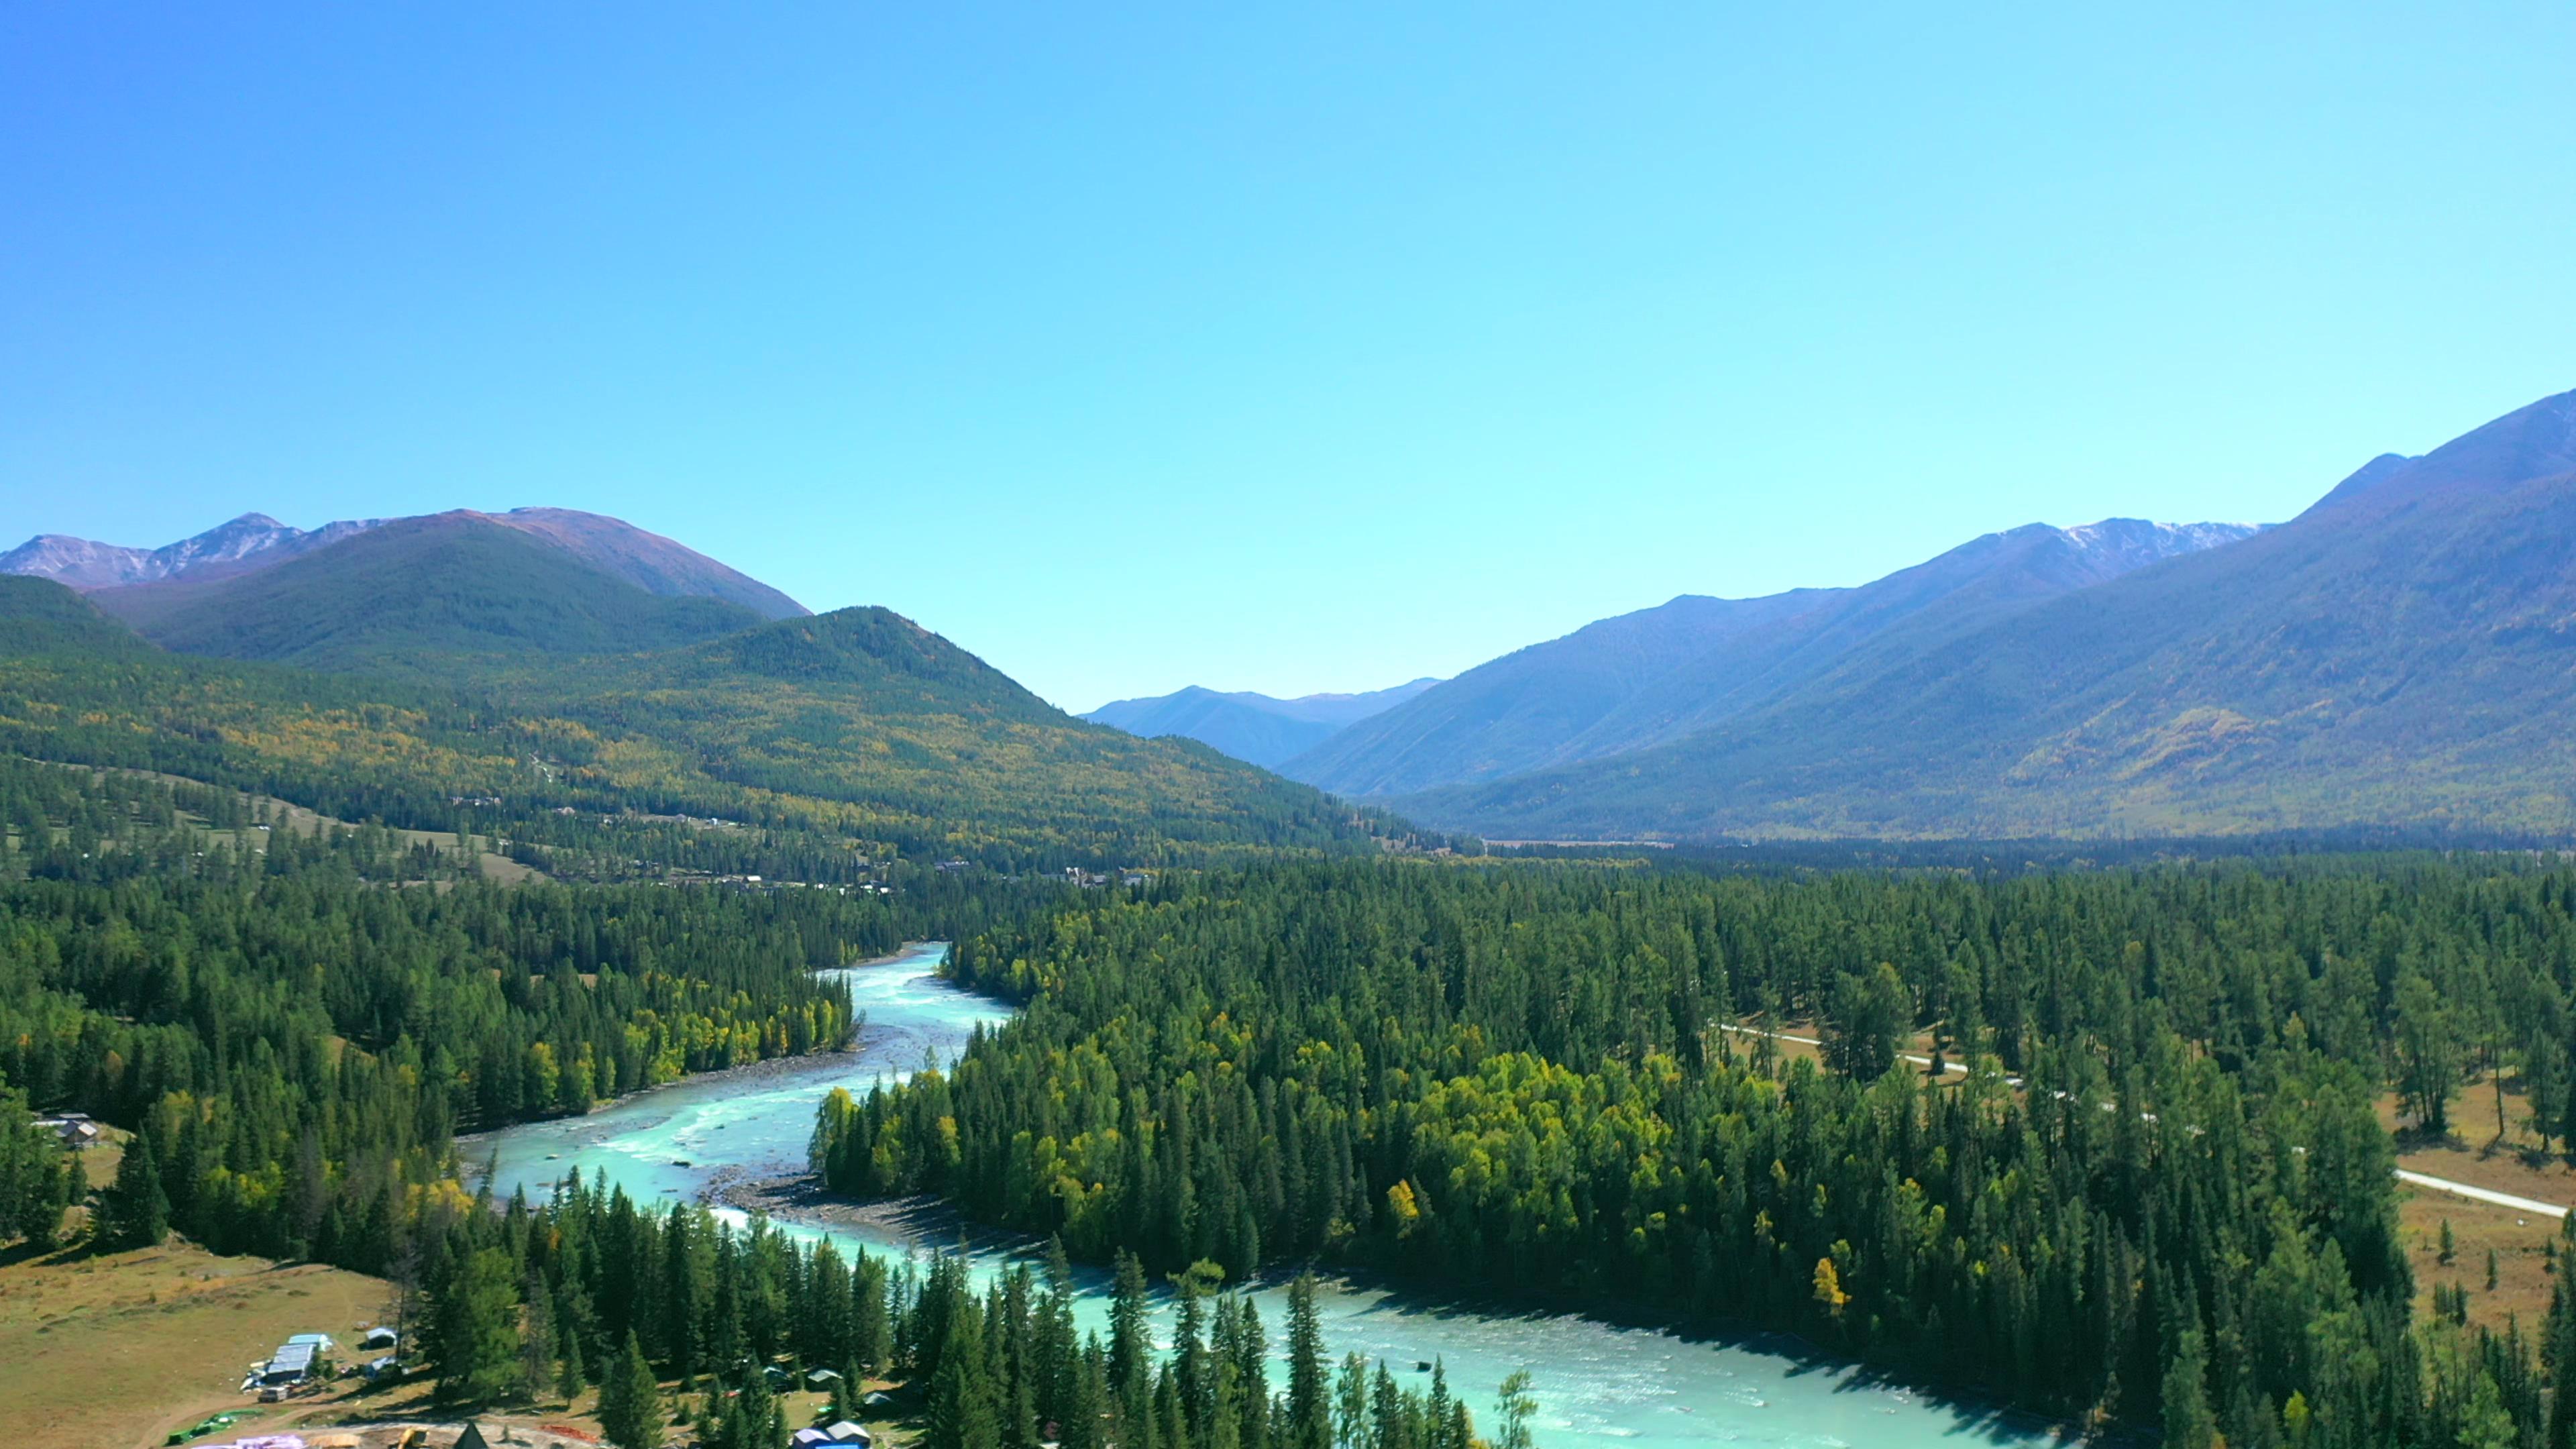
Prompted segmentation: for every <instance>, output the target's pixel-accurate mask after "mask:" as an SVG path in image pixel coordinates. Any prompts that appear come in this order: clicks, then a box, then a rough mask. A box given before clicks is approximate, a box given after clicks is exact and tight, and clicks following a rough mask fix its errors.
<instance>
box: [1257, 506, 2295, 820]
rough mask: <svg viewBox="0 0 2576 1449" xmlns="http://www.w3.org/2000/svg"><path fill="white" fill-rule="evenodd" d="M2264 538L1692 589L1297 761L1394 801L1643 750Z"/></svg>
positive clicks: (1986, 558) (2051, 536)
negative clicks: (1735, 595) (1866, 669)
mask: <svg viewBox="0 0 2576 1449" xmlns="http://www.w3.org/2000/svg"><path fill="white" fill-rule="evenodd" d="M2255 531H2256V530H2255V529H2254V528H2253V527H2252V526H2250V525H2243V524H2222V523H2200V524H2187V525H2179V526H2177V525H2173V524H2162V523H2144V522H2140V521H2138V520H2136V519H2126V518H2116V519H2109V520H2106V521H2104V522H2101V523H2096V524H2091V525H2087V526H2085V527H2082V528H2067V529H2060V528H2051V527H2049V526H2047V525H2045V524H2031V525H2029V526H2027V527H2023V528H2016V529H2012V530H2010V531H2009V532H2005V533H1990V534H1987V535H1986V536H1985V537H1983V538H1979V539H1975V540H1973V541H1971V542H1969V543H1965V544H1962V545H1960V546H1959V547H1957V548H1954V549H1952V550H1950V551H1949V552H1947V553H1944V554H1942V555H1940V556H1939V557H1937V558H1934V559H1932V560H1930V561H1928V562H1925V563H1921V564H1917V565H1915V566H1914V567H1912V568H1909V569H1904V570H1901V571H1899V572H1897V573H1893V574H1890V575H1888V576H1887V577H1885V578H1883V579H1880V580H1878V581H1877V582H1875V583H1871V584H1865V585H1862V586H1860V587H1858V588H1848V589H1796V590H1792V591H1790V592H1787V593H1781V594H1771V595H1766V596H1764V597H1761V598H1753V599H1715V598H1705V597H1701V596H1698V595H1684V596H1683V597H1681V598H1678V599H1675V600H1673V601H1672V602H1670V603H1667V604H1663V605H1660V606H1658V607H1656V608H1652V609H1644V610H1640V611H1638V612H1637V613H1633V614H1623V615H1620V616H1619V617H1617V618H1614V619H1604V620H1602V621H1601V622H1599V623H1596V624H1591V625H1587V626H1585V627H1584V628H1582V629H1578V630H1576V631H1575V632H1574V633H1572V634H1569V635H1567V636H1566V637H1564V638H1562V639H1556V640H1552V641H1550V642H1548V643H1545V644H1535V645H1532V646H1530V647H1529V648H1526V649H1522V650H1520V651H1518V652H1516V653H1513V654H1509V655H1506V656H1504V657H1503V658H1500V659H1497V660H1494V661H1492V662H1490V663H1487V664H1482V665H1478V666H1477V667H1476V668H1474V669H1470V670H1468V671H1467V672H1465V673H1463V674H1461V675H1459V676H1458V677H1457V678H1455V679H1452V680H1450V681H1448V682H1446V683H1444V684H1441V685H1439V686H1437V687H1436V688H1432V689H1429V690H1425V691H1423V692H1422V693H1420V694H1419V695H1417V696H1416V697H1415V698H1413V699H1412V700H1410V701H1408V702H1406V703H1405V704H1403V705H1402V706H1401V707H1399V708H1396V709H1391V710H1388V711H1386V712H1384V713H1382V714H1380V715H1378V716H1376V717H1375V718H1373V719H1370V720H1368V721H1366V722H1365V723H1363V724H1360V725H1358V726H1356V727H1354V728H1352V729H1349V730H1345V731H1343V732H1341V733H1340V734H1338V735H1336V736H1334V737H1333V738H1331V739H1329V740H1327V741H1325V742H1324V743H1322V744H1320V745H1318V746H1316V747H1315V748H1313V749H1310V750H1309V751H1307V752H1306V753H1304V754H1302V755H1299V756H1297V757H1296V758H1294V759H1292V760H1289V761H1287V762H1286V763H1284V764H1283V765H1282V766H1281V769H1282V770H1283V771H1284V772H1285V773H1286V774H1288V775H1289V776H1290V777H1292V778H1295V779H1300V780H1305V781H1307V782H1309V783H1311V784H1315V785H1319V786H1322V787H1323V788H1325V789H1328V790H1332V791H1334V792H1336V793H1338V794H1343V795H1349V796H1354V797H1358V796H1392V795H1405V794H1409V793H1412V792H1416V791H1421V790H1428V789H1432V788H1435V787H1439V786H1444V785H1454V784H1461V783H1471V782H1477V781H1485V780H1495V779H1501V778H1504V777H1507V776H1512V775H1519V774H1525V773H1528V772H1530V771H1533V770H1541V769H1547V768H1551V767H1554V766H1559V765H1566V764H1571V763H1575V762H1578V761H1582V760H1590V759H1598V758H1601V757H1603V756H1607V755H1616V754H1619V753H1622V752H1624V751H1628V750H1634V749H1641V748H1644V747H1647V746H1650V745H1655V744H1660V743H1662V742H1664V741H1667V740H1672V739H1678V738H1680V737H1682V736H1684V735H1688V734H1690V733H1692V732H1694V731H1696V730H1700V729H1704V728H1707V727H1709V726H1711V725H1714V724H1717V723H1719V722H1721V721H1723V720H1726V719H1729V718H1732V717H1734V716H1736V715H1738V714H1742V713H1744V712H1746V711H1748V710H1752V709H1756V708H1759V707H1760V706H1762V705H1763V704H1765V703H1768V702H1769V701H1772V700H1775V699H1778V698H1780V697H1782V696H1784V695H1786V694H1788V693H1790V692H1792V691H1794V690H1795V689H1797V688H1798V687H1799V686H1800V685H1802V684H1804V683H1806V682H1807V681H1809V680H1811V679H1814V678H1815V677H1817V676H1818V675H1819V674H1822V673H1824V672H1825V671H1827V670H1829V669H1831V668H1832V667H1833V666H1834V665H1835V663H1836V662H1837V661H1839V660H1841V659H1843V658H1844V657H1846V656H1847V655H1849V654H1850V653H1851V652H1852V651H1854V650H1856V649H1859V648H1861V647H1862V646H1864V645H1866V644H1868V643H1869V642H1870V641H1872V640H1874V639H1877V638H1878V637H1880V636H1881V635H1883V634H1886V633H1887V632H1888V631H1890V630H1893V629H1898V628H1902V627H1906V626H1912V628H1913V629H1914V630H1915V631H1916V633H1917V635H1918V637H1920V636H1921V635H1923V634H1926V633H1937V632H1939V631H1943V630H1949V629H1957V628H1961V627H1964V626H1966V625H1967V624H1969V623H1970V622H1972V621H1974V620H1976V619H1979V618H1983V617H1987V616H1990V615H1992V614H1995V613H1998V612H2001V611H2007V610H2010V609H2012V608H2015V607H2017V606H2019V605H2023V604H2027V603H2030V602H2032V601H2034V600H2039V599H2046V598H2051V597H2054V596H2056V595H2059V594H2064V593H2068V592H2072V591H2074V590H2078V589H2082V588H2086V587H2089V586H2091V585H2094V584H2098V583H2101V582H2104V581H2106V580H2109V579H2114V578H2117V577H2119V576H2120V575H2122V574H2124V573H2127V572H2129V571H2130V570H2132V569H2135V568H2140V567H2143V566H2145V565H2147V564H2151V563H2155V562H2158V561H2160V560H2163V559H2168V558H2174V557H2178V556H2180V555H2182V554H2186V553H2192V552H2196V551H2198V550H2201V549H2205V548H2212V547H2216V546H2218V545H2220V544H2226V543H2233V542H2235V541H2236V540H2238V539H2242V538H2245V537H2247V536H2249V535H2251V534H2252V533H2254V532H2255Z"/></svg>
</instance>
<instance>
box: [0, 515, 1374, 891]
mask: <svg viewBox="0 0 2576 1449" xmlns="http://www.w3.org/2000/svg"><path fill="white" fill-rule="evenodd" d="M228 527H229V526H228ZM223 532H224V530H217V533H219V534H221V533H223ZM262 532H263V530H261V528H260V526H259V525H258V524H256V523H253V524H251V525H249V526H247V527H245V528H243V529H237V530H234V531H233V533H234V535H235V537H233V538H231V539H228V540H218V541H216V542H214V543H209V544H207V545H205V546H201V547H198V548H194V549H190V548H187V547H184V546H181V547H175V548H173V549H171V550H154V551H152V554H153V555H154V556H156V557H157V562H153V563H151V564H149V565H142V564H136V563H135V562H134V560H133V559H131V558H126V560H125V563H124V564H123V565H119V566H118V567H116V568H104V567H92V565H95V564H96V563H97V561H98V560H99V559H101V558H102V557H109V556H108V555H104V554H103V553H102V552H101V551H99V550H95V549H90V550H83V549H77V548H70V547H65V546H62V541H61V540H50V541H48V540H39V541H38V543H37V544H36V545H31V546H30V547H29V548H28V549H21V550H19V551H17V553H16V554H14V555H13V556H12V558H13V561H14V562H16V563H17V564H18V565H19V567H20V569H21V571H22V573H24V574H27V575H29V576H21V577H5V576H0V751H5V752H9V753H16V754H23V755H30V756H35V757H38V758H45V759H56V760H65V761H76V762H82V763H88V764H94V765H115V766H126V767H133V768H142V769H150V770H154V771H159V772H162V773H167V774H172V775H179V776H184V777H187V778H191V779H200V780H209V781H213V782H217V783H223V784H229V785H234V786H238V787H242V788H255V789H259V790H261V791H264V792H267V793H273V794H279V795H283V796H285V797H287V798H290V799H295V800H297V801H298V802H299V803H306V804H310V805H312V806H313V807H314V808H317V809H325V808H326V807H327V809H328V810H335V811H338V812H341V813H344V814H346V815H349V816H353V817H356V818H370V817H373V818H383V819H386V820H388V821H389V822H391V823H396V824H403V825H408V826H413V827H416V828H430V829H443V828H451V826H452V819H451V805H452V802H456V801H469V802H483V803H484V804H485V805H487V806H490V807H492V808H503V806H504V805H505V804H506V808H507V809H508V810H509V811H511V812H514V814H513V815H512V817H511V818H513V819H516V820H518V821H519V822H520V824H519V825H518V826H517V827H516V828H517V829H519V830H520V831H522V832H525V831H528V830H531V829H536V828H538V827H537V826H534V825H531V824H529V823H528V822H530V821H531V820H534V821H538V822H544V821H551V820H554V819H556V818H558V817H559V816H560V815H563V814H572V815H576V816H582V817H585V818H593V819H597V818H602V816H609V817H617V818H625V817H627V816H634V815H640V816H642V817H644V818H653V819H669V818H675V817H690V816H694V817H700V818H704V819H709V820H717V819H720V820H722V821H728V822H735V823H736V825H737V828H752V829H756V830H758V831H759V832H761V834H760V836H759V837H758V839H759V840H762V841H766V842H767V844H766V845H763V846H761V847H760V848H762V849H766V850H769V851H772V852H773V853H775V852H786V853H787V855H788V856H790V857H793V858H801V859H812V858H813V855H814V852H816V851H824V852H828V853H831V854H833V855H836V856H846V855H847V854H848V853H850V852H853V851H855V852H858V853H859V854H860V855H862V856H869V855H876V854H878V853H880V852H882V851H888V850H891V851H893V852H896V853H899V854H901V855H904V856H906V857H910V858H913V859H916V860H937V859H945V858H948V857H951V856H954V857H958V858H961V859H964V860H966V861H968V862H973V863H981V864H985V865H990V866H994V867H997V868H1005V869H1020V868H1024V867H1029V866H1038V867H1044V868H1050V869H1051V868H1052V867H1053V866H1055V865H1061V864H1067V863H1076V864H1084V865H1093V866H1097V865H1104V864H1140V863H1141V864H1150V863H1156V862H1195V863H1206V862H1212V861H1217V860H1222V859H1225V858H1229V857H1233V856H1238V855H1243V854H1276V853H1280V852H1288V853H1295V854H1317V853H1332V852H1336V851H1365V852H1367V853H1371V854H1374V853H1376V852H1377V851H1379V850H1380V849H1382V848H1384V845H1385V844H1386V843H1387V839H1388V834H1389V830H1390V828H1391V826H1392V822H1388V821H1387V820H1386V819H1385V818H1384V817H1383V816H1382V815H1378V814H1375V813H1373V812H1368V811H1363V810H1355V809H1353V808H1352V807H1350V806H1347V805H1345V804H1343V803H1342V802H1340V801H1337V800H1335V799H1333V798H1332V797H1330V796H1327V795H1325V794H1323V793H1322V792H1320V791H1317V790H1314V789H1312V788H1311V787H1308V786H1304V785H1299V784H1295V783H1292V782H1290V781H1287V780H1284V779H1281V778H1280V777H1278V776H1276V775H1272V774H1269V773H1267V772H1265V771H1262V770H1260V769H1257V768H1255V767H1253V766H1251V765H1248V764H1244V763H1242V762H1240V761H1236V760H1232V759H1228V758H1226V757H1224V756H1222V755H1220V754H1217V753H1215V752H1213V751H1210V750H1207V749H1205V748H1202V747H1200V746H1198V745H1196V744H1192V743H1189V742H1186V741H1179V740H1149V739H1140V738H1137V737H1135V736H1133V735H1130V734H1127V733H1124V732H1122V731H1119V730H1115V729H1111V728H1108V727H1106V726H1102V725H1095V724H1091V723H1087V722H1085V721H1082V720H1077V719H1074V718H1071V717H1070V716H1067V715H1066V714H1064V713H1063V712H1061V711H1059V710H1057V709H1055V708H1054V707H1052V706H1050V705H1048V704H1047V703H1046V702H1045V701H1043V700H1040V699H1039V698H1037V697H1036V696H1035V695H1033V694H1031V693H1029V692H1028V691H1027V690H1026V689H1023V688H1021V687H1020V686H1019V685H1018V684H1017V683H1015V682H1014V681H1012V680H1011V679H1009V678H1008V677H1006V676H1005V675H1003V674H1002V673H1001V672H1000V671H998V670H995V669H993V668H992V667H991V666H989V665H987V664H985V663H984V662H983V661H982V660H980V659H978V658H976V657H975V656H974V655H972V654H970V653H968V652H967V651H965V650H963V649H961V648H959V647H957V646H956V645H955V644H953V643H951V642H949V641H948V640H946V639H943V638H941V637H939V636H938V635H936V634H933V633H931V632H930V631H928V630H926V629H923V628H922V627H920V626H919V625H917V624H915V623H913V622H912V621H910V620H908V619H905V618H903V617H901V616H900V615H897V614H894V613H892V612H890V611H887V610H884V609H879V608H868V607H861V608H851V609H841V610H836V611H834V612H832V613H828V614H823V615H819V616H818V615H810V614H807V613H806V612H805V611H804V610H803V609H802V608H800V607H798V606H796V605H795V604H794V603H793V602H792V601H789V600H787V599H786V596H784V595H782V594H779V593H777V592H776V591H775V590H772V589H769V588H767V587H766V586H765V585H761V584H759V583H758V582H757V581H755V580H751V579H749V578H747V577H745V576H744V575H741V574H739V573H736V572H735V571H733V570H732V569H729V568H727V567H725V566H724V565H722V564H719V563H716V562H715V561H713V560H711V559H707V558H704V557H702V556H700V555H698V554H695V553H693V552H690V551H689V550H687V549H685V548H682V547H681V546H680V545H678V544H675V543H672V542H671V541H669V540H667V539H660V538H656V537H655V536H654V535H651V534H647V533H644V532H642V531H641V530H637V529H633V528H631V527H629V526H628V525H625V524H623V523H620V522H618V521H617V520H614V519H608V518H602V517H599V516H597V515H591V514H575V513H565V512H561V511H555V510H525V509H523V510H518V511H516V512H513V513H509V514H482V513H473V512H465V511H459V512H453V513H444V514H434V515H429V516H426V517H420V518H410V519H395V520H389V521H383V522H376V523H371V524H369V525H367V526H364V527H351V528H344V529H340V530H339V531H338V532H337V534H336V536H333V537H329V538H319V539H317V536H318V535H320V534H324V533H329V532H330V530H316V531H315V532H314V533H313V534H301V533H297V532H296V531H293V530H284V529H269V530H266V531H265V533H266V536H267V537H268V539H269V542H268V543H266V544H265V545H256V543H255V541H256V539H257V538H258V537H259V536H261V534H262ZM243 535H247V536H248V538H249V540H250V543H251V545H254V546H246V545H245V541H244V539H243V538H242V537H241V536H243ZM218 555H223V556H222V557H220V558H218V557H217V556H218ZM116 557H123V556H116ZM47 568H54V569H56V570H58V571H62V572H72V573H74V574H75V576H77V577H80V578H83V579H87V580H90V581H92V583H93V587H91V588H90V589H88V590H87V591H86V592H81V591H76V590H75V589H73V588H72V587H71V586H69V585H67V584H63V583H60V582H57V581H56V580H54V579H50V578H46V577H43V576H42V573H41V571H42V570H44V569H47ZM83 570H86V571H83ZM153 570H157V574H156V576H154V577H151V578H149V579H146V580H143V581H139V582H133V581H129V582H118V580H132V579H134V578H135V577H136V575H137V573H138V572H139V571H153ZM101 580H104V581H105V584H104V586H99V583H98V581H101ZM770 614H780V615H785V617H768V615H770ZM592 812H600V814H599V815H594V814H592ZM746 848H749V847H746Z"/></svg>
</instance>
